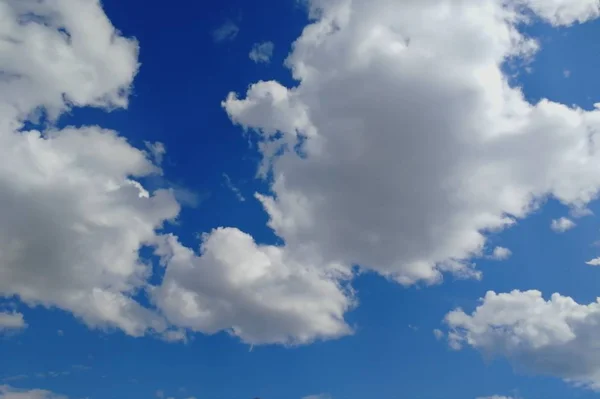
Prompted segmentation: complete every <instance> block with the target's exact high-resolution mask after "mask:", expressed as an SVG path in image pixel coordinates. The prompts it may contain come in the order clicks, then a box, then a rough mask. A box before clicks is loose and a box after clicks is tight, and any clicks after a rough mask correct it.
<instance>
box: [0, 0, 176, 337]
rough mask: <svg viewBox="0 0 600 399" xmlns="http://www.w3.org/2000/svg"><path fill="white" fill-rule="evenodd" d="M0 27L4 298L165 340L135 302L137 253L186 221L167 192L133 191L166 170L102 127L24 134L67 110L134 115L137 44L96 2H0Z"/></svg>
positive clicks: (139, 280)
mask: <svg viewBox="0 0 600 399" xmlns="http://www.w3.org/2000/svg"><path fill="white" fill-rule="evenodd" d="M31 15H36V18H30V17H29V16H31ZM0 19H1V20H2V24H0V37H2V39H0V40H2V46H0V54H1V56H0V70H2V73H3V75H2V79H0V159H2V162H1V163H0V203H2V204H3V206H2V208H1V209H0V220H2V223H0V296H5V297H11V296H17V297H18V298H19V299H21V300H22V301H23V302H25V303H27V304H30V305H32V306H33V305H43V306H48V307H59V308H61V309H64V310H67V311H70V312H72V313H73V314H74V315H76V316H78V317H80V318H81V319H82V320H83V321H85V322H86V323H87V324H88V325H90V326H97V327H118V328H121V329H123V330H124V331H125V332H126V333H128V334H131V335H141V334H143V333H145V332H146V331H149V330H159V331H160V330H163V329H164V328H165V322H164V320H162V317H160V316H159V315H157V314H155V313H154V312H152V311H150V310H148V309H145V308H143V307H142V306H141V305H140V304H138V303H137V302H136V301H135V300H134V299H132V296H133V295H134V294H135V293H136V292H138V291H139V290H141V289H144V287H145V285H146V278H147V276H148V275H149V273H150V266H149V265H147V264H145V263H144V262H143V261H142V260H140V259H139V255H138V250H139V249H140V247H141V246H142V245H145V244H146V243H148V242H150V241H151V240H153V239H154V238H155V236H156V229H159V228H160V227H161V226H162V225H163V223H164V222H165V221H166V220H169V219H172V218H174V217H175V216H176V215H177V214H178V212H179V205H178V204H177V202H176V201H175V199H174V197H173V195H172V193H171V192H169V191H166V190H159V191H156V192H154V193H148V192H147V191H146V190H144V189H143V187H142V186H141V185H140V184H139V183H138V182H136V181H134V180H132V179H135V178H138V177H143V176H147V175H151V174H158V173H160V169H159V168H158V167H157V166H155V165H153V163H152V162H151V161H150V160H149V159H148V158H147V156H146V155H147V154H145V153H144V152H143V151H141V150H139V149H136V148H134V147H132V146H131V145H130V144H129V143H127V141H126V140H125V139H124V138H122V137H119V136H118V135H117V133H115V132H113V131H108V130H103V129H101V128H99V127H97V126H94V127H82V128H75V127H68V128H65V129H63V130H56V129H53V128H52V127H50V128H49V129H47V130H46V131H43V132H38V131H20V130H21V128H22V126H23V121H25V120H26V119H32V118H35V117H36V116H39V115H40V113H39V110H40V109H44V110H45V111H46V112H47V116H48V118H49V122H52V120H53V118H56V117H58V116H59V115H60V114H61V113H63V112H65V111H68V110H69V108H70V107H71V106H85V105H89V106H95V107H100V108H107V109H111V108H115V107H126V106H127V97H128V93H129V90H130V85H131V83H132V80H133V78H134V76H135V74H136V73H137V68H138V61H137V55H138V45H137V43H136V42H135V41H134V40H132V39H127V38H124V37H122V36H120V35H119V34H118V32H116V31H115V29H114V27H113V26H112V25H111V24H110V22H109V20H108V19H107V18H106V16H105V14H104V12H103V11H102V9H101V8H100V5H99V3H98V2H97V1H88V0H57V1H52V2H35V1H11V2H0Z"/></svg>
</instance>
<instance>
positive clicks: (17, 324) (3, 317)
mask: <svg viewBox="0 0 600 399" xmlns="http://www.w3.org/2000/svg"><path fill="white" fill-rule="evenodd" d="M25 327H27V323H25V319H24V318H23V314H22V313H17V312H10V313H9V312H0V333H1V332H3V331H18V330H21V329H23V328H25Z"/></svg>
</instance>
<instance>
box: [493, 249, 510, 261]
mask: <svg viewBox="0 0 600 399" xmlns="http://www.w3.org/2000/svg"><path fill="white" fill-rule="evenodd" d="M511 255H512V251H511V250H510V249H508V248H504V247H496V248H494V251H493V252H492V254H491V255H490V259H493V260H506V259H508V258H510V256H511Z"/></svg>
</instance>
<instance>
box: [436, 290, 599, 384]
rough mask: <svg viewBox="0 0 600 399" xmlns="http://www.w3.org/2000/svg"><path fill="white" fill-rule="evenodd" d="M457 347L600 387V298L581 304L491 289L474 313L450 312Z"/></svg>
mask: <svg viewBox="0 0 600 399" xmlns="http://www.w3.org/2000/svg"><path fill="white" fill-rule="evenodd" d="M445 321H446V323H447V325H448V327H449V328H450V331H449V334H448V338H449V340H450V344H451V346H452V347H454V348H456V349H460V348H461V347H462V346H464V345H468V346H471V347H473V348H475V349H477V350H479V351H481V352H482V353H484V354H485V355H487V356H505V357H507V358H508V359H509V360H510V361H511V362H512V363H513V364H514V365H515V366H516V367H518V368H522V369H526V370H529V371H533V372H537V373H541V374H545V375H553V376H557V377H560V378H563V379H564V380H566V381H569V382H572V383H574V384H577V385H582V386H587V387H590V388H592V389H595V390H600V334H598V332H597V329H598V324H599V323H600V299H599V300H598V301H597V302H593V303H590V304H587V305H586V304H579V303H577V302H575V301H574V300H573V299H572V298H569V297H565V296H561V295H560V294H553V295H552V296H551V297H550V299H548V300H545V299H544V298H543V297H542V294H541V293H540V292H539V291H526V292H521V291H512V292H511V293H503V294H496V293H495V292H488V293H487V294H486V295H485V297H484V298H483V299H482V302H481V304H480V305H479V306H478V307H477V308H476V309H475V311H473V312H472V313H471V314H467V313H465V312H464V311H463V310H461V309H457V310H454V311H452V312H450V313H449V314H448V315H446V319H445Z"/></svg>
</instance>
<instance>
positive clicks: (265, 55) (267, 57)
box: [249, 42, 275, 64]
mask: <svg viewBox="0 0 600 399" xmlns="http://www.w3.org/2000/svg"><path fill="white" fill-rule="evenodd" d="M274 49H275V45H274V44H273V42H262V43H255V44H254V45H253V46H252V50H251V51H250V54H249V56H250V59H251V60H252V61H254V62H256V63H257V64H259V63H265V64H268V63H269V62H271V57H272V56H273V50H274Z"/></svg>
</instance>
